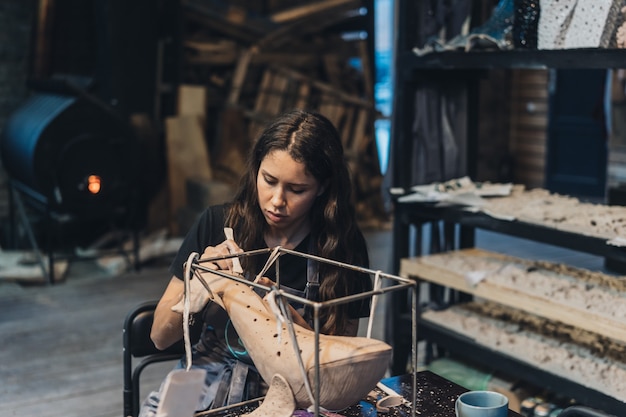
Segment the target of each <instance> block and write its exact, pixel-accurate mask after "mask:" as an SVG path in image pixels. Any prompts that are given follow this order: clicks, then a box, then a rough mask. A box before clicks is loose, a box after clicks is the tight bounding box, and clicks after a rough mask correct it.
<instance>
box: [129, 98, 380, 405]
mask: <svg viewBox="0 0 626 417" xmlns="http://www.w3.org/2000/svg"><path fill="white" fill-rule="evenodd" d="M351 187H352V185H351V181H350V176H349V173H348V168H347V165H346V162H345V159H344V154H343V148H342V145H341V140H340V137H339V134H338V132H337V130H336V129H335V127H334V126H333V125H332V123H331V122H330V121H329V120H328V119H326V118H325V117H324V116H322V115H320V114H317V113H312V112H306V111H301V110H295V111H292V112H289V113H285V114H283V115H281V116H279V117H278V118H277V119H276V120H275V121H274V122H273V123H271V124H270V125H269V126H268V127H267V128H266V129H265V130H264V131H263V133H262V134H261V135H260V137H259V138H258V139H257V141H256V142H255V145H254V147H253V149H252V150H251V153H250V155H249V158H248V167H247V173H246V174H245V175H244V176H243V178H242V180H241V184H240V187H239V190H238V192H237V194H236V196H235V198H234V200H233V201H232V203H230V204H227V205H221V206H214V207H209V208H208V209H207V210H205V212H204V213H203V214H202V215H201V217H200V218H199V219H198V220H197V221H196V223H195V224H194V226H193V227H192V228H191V230H190V231H189V233H188V234H187V236H186V238H185V240H184V242H183V244H182V246H181V248H180V250H179V252H178V254H177V256H176V258H175V259H174V261H173V263H172V265H171V267H170V271H171V272H172V274H173V277H172V279H171V281H170V283H169V284H168V286H167V288H166V290H165V292H164V294H163V296H162V297H161V300H160V301H159V304H158V306H157V309H156V312H155V315H154V324H153V327H152V333H151V337H152V340H153V341H154V343H155V345H156V346H157V347H158V348H159V349H165V348H167V347H168V346H170V345H172V344H173V343H175V342H177V341H178V340H180V339H181V338H182V337H183V327H182V314H181V313H180V311H181V310H180V308H176V307H175V306H176V305H180V304H179V303H180V301H181V299H182V297H183V289H184V283H183V280H182V278H183V277H184V273H183V265H184V263H185V261H186V260H187V258H188V256H189V254H190V253H192V252H197V253H202V254H203V255H202V257H214V256H217V255H224V254H228V253H232V252H233V251H235V252H240V251H242V250H246V251H247V250H254V249H260V248H273V247H276V246H279V245H280V246H282V247H284V248H287V249H293V250H296V251H298V252H302V253H311V254H315V255H318V256H321V257H324V258H328V259H333V260H337V261H341V262H345V263H350V264H353V265H359V266H363V267H368V266H369V264H368V263H369V260H368V254H367V247H366V243H365V239H364V237H363V234H362V233H361V231H360V230H359V227H358V225H357V223H356V220H355V215H354V207H353V204H352V200H351V198H352V197H351V195H352V193H351ZM224 227H231V228H232V229H233V230H234V240H232V239H227V238H226V236H225V235H224ZM235 241H236V243H235ZM268 256H269V255H266V256H264V257H260V256H251V257H243V258H242V259H241V263H242V264H243V268H244V275H245V276H246V277H247V278H249V279H254V278H255V276H256V274H258V273H259V272H260V270H261V268H262V267H263V266H264V265H265V261H266V260H267V257H268ZM211 267H213V268H217V269H231V268H232V259H228V260H224V261H219V262H215V263H213V265H212V266H211ZM275 275H276V271H275V268H274V267H272V268H270V269H269V270H268V271H267V273H265V274H264V278H263V281H262V282H261V283H266V284H267V283H269V282H270V281H275V280H276V276H275ZM196 281H197V280H196ZM193 282H194V280H192V283H193ZM318 284H319V285H318ZM280 285H281V288H283V289H285V290H286V291H291V292H293V293H294V294H297V295H301V296H303V297H307V298H308V299H311V300H315V301H324V300H329V299H333V298H337V297H341V296H345V295H349V294H355V293H359V292H363V291H368V290H370V289H371V287H372V283H371V280H370V277H369V276H368V275H366V274H361V273H356V272H352V271H349V270H346V269H340V268H336V267H332V266H330V265H328V264H325V263H318V262H312V261H308V260H307V259H305V258H303V257H300V256H291V255H283V256H281V258H280ZM195 288H196V289H197V290H194V291H196V292H197V293H196V294H193V298H194V300H195V301H194V305H195V306H194V307H193V308H192V311H193V312H195V313H197V314H196V320H202V322H203V330H202V335H201V337H200V341H199V342H198V343H197V344H196V345H195V346H194V349H193V359H192V362H193V365H192V366H194V367H202V368H204V369H206V370H207V377H206V381H205V385H206V386H205V391H204V393H203V398H204V400H203V402H202V406H201V409H208V408H216V407H221V406H223V405H226V404H232V403H236V402H239V401H241V400H244V399H246V398H254V397H256V396H259V395H262V393H261V392H260V389H261V390H262V388H261V387H262V384H263V381H261V380H260V378H259V376H258V374H257V373H256V371H255V369H254V364H253V363H252V361H251V360H250V358H249V356H248V355H247V352H246V348H245V346H243V344H242V343H241V342H240V340H239V338H238V336H237V334H236V332H235V330H234V328H233V327H232V325H231V323H230V320H229V318H228V315H227V314H226V312H225V311H224V310H223V309H222V308H221V307H219V306H217V305H216V304H214V303H211V302H208V294H206V290H204V289H203V288H202V287H201V286H200V285H196V286H195ZM294 307H295V308H297V306H294ZM300 311H302V310H300ZM368 313H369V311H368V302H353V303H348V304H340V305H338V306H335V307H332V308H325V309H322V320H321V321H322V324H321V331H322V332H323V333H325V334H331V335H343V336H355V335H356V334H357V330H358V321H359V318H360V317H363V316H366V315H367V314H368ZM298 322H303V323H304V325H306V320H305V319H301V320H299V321H298ZM183 362H184V358H183V360H181V364H179V366H180V367H184V366H185V364H184V363H183ZM241 381H245V384H242V383H240V382H241ZM158 401H159V393H158V392H153V393H151V395H150V396H149V397H148V399H147V400H146V401H145V402H144V404H143V406H142V410H141V413H140V415H141V416H150V415H154V414H155V412H156V409H157V407H158Z"/></svg>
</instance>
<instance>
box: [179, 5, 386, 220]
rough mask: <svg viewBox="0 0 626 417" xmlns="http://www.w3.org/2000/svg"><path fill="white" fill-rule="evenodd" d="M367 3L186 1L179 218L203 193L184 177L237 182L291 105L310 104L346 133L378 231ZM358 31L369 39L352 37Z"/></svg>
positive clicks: (366, 213) (360, 195) (365, 209)
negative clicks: (264, 132) (262, 136)
mask: <svg viewBox="0 0 626 417" xmlns="http://www.w3.org/2000/svg"><path fill="white" fill-rule="evenodd" d="M366 3H367V1H366V0H324V1H306V2H303V1H300V2H294V1H289V2H286V1H279V0H273V1H267V2H258V1H243V0H239V1H229V2H224V1H219V0H183V1H182V10H183V21H184V24H183V36H182V46H183V69H182V71H183V72H182V79H181V83H182V85H181V87H180V88H179V91H178V99H177V101H178V114H177V115H175V116H172V117H170V118H168V121H167V123H166V136H167V141H166V143H167V144H168V148H169V149H171V150H172V151H168V155H169V157H168V159H169V162H168V166H169V176H170V187H169V188H170V200H172V201H171V203H170V211H171V213H170V216H171V217H172V218H175V217H176V216H177V210H180V208H181V205H185V204H186V202H187V200H188V199H189V198H193V197H191V196H188V195H184V193H185V190H186V191H187V192H189V191H190V187H188V186H185V185H184V184H183V182H187V181H188V180H192V181H196V182H198V181H200V182H203V181H204V182H207V181H210V182H212V184H213V185H216V184H219V185H220V186H223V185H227V186H229V187H235V186H236V184H237V183H238V180H239V178H240V176H241V175H242V174H243V171H244V162H245V158H246V155H247V153H248V150H249V149H250V147H251V145H252V144H253V143H254V140H255V139H256V136H257V135H258V134H259V132H260V130H261V129H262V128H263V126H264V125H265V124H266V123H267V122H268V121H270V120H271V119H273V118H274V117H275V116H276V115H278V114H280V113H282V112H284V111H288V110H290V109H293V108H302V109H308V110H315V111H318V112H320V113H322V114H324V115H325V116H327V117H328V118H329V119H330V120H331V121H332V122H333V123H334V124H335V126H336V127H337V128H338V130H339V132H340V133H341V137H342V140H343V144H344V147H345V151H346V155H347V158H348V162H349V165H350V168H351V171H352V174H353V183H354V191H355V204H356V206H357V213H358V216H359V220H360V221H361V222H362V223H363V224H364V225H366V226H374V227H380V226H381V225H383V224H385V223H386V222H387V220H388V219H387V213H386V211H385V208H384V203H383V197H382V174H381V170H380V164H379V159H378V152H377V146H376V143H375V137H374V132H375V129H374V123H375V121H376V118H377V117H378V116H379V114H378V112H377V111H376V109H375V105H374V93H373V85H374V75H373V65H372V60H371V52H370V51H371V50H372V48H371V45H372V39H371V38H372V37H373V33H372V32H373V30H372V28H370V27H368V26H367V25H366V24H365V23H364V22H368V21H370V20H371V21H373V19H371V16H370V17H369V18H368V17H367V14H366V13H373V10H369V11H368V12H364V10H366ZM294 5H295V6H294ZM286 6H289V7H288V8H287V7H286ZM364 13H365V14H364ZM368 19H369V20H368ZM354 27H356V29H353V28H354ZM348 29H350V31H351V32H350V33H352V34H354V33H358V34H361V35H363V34H366V35H367V36H352V37H347V36H346V31H347V30H348ZM368 36H369V37H370V39H369V40H368V39H367V38H368ZM354 62H357V63H358V65H354ZM179 140H183V141H186V142H187V143H186V144H182V143H180V142H179ZM189 141H195V142H196V144H195V145H192V144H190V143H189ZM181 149H188V150H190V153H189V154H188V155H187V156H190V158H191V159H189V160H186V161H183V160H180V158H181V157H183V159H184V158H186V157H187V156H185V155H183V154H182V153H181ZM174 153H177V154H178V155H177V156H174V155H173V154H174ZM175 159H178V162H176V160H175ZM202 159H205V162H203V161H202ZM191 165H202V167H200V166H196V167H194V168H191V169H190V168H189V167H190V166H191ZM177 167H178V168H177ZM185 170H187V172H184V171H185ZM172 176H174V177H175V178H171V177H172ZM181 184H182V186H181ZM211 187H212V186H210V187H209V188H211ZM191 188H193V187H191ZM197 188H198V187H196V189H197ZM204 188H205V189H206V188H207V187H206V186H205V187H204ZM181 193H182V194H181ZM221 195H222V196H226V195H227V193H223V194H221ZM196 200H198V199H197V198H196ZM200 200H203V201H205V200H206V199H200ZM211 202H215V201H211ZM171 228H172V229H173V231H174V232H176V231H178V230H176V226H173V225H171ZM180 232H184V231H180Z"/></svg>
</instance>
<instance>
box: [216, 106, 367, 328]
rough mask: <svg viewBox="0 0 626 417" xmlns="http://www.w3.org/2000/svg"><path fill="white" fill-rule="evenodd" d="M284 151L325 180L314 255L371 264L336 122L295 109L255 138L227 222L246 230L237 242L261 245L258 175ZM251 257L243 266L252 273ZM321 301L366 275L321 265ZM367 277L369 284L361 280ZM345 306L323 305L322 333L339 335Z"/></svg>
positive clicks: (351, 288)
mask: <svg viewBox="0 0 626 417" xmlns="http://www.w3.org/2000/svg"><path fill="white" fill-rule="evenodd" d="M277 150H282V151H287V152H288V153H289V155H290V156H291V157H292V158H293V159H294V161H297V162H300V163H303V164H304V165H305V166H306V169H307V170H308V172H309V173H311V174H312V175H313V176H314V177H315V178H316V179H317V181H319V183H320V184H327V187H326V189H325V191H324V193H323V194H321V195H320V196H319V197H318V198H317V199H316V201H315V203H314V204H313V206H312V208H311V212H310V220H311V239H312V242H313V250H314V254H315V255H318V256H322V257H324V258H327V259H333V260H337V261H340V262H346V263H349V264H353V265H358V266H364V267H367V266H369V260H368V256H367V247H366V243H365V239H364V237H363V234H362V233H361V230H360V229H359V227H358V225H357V222H356V218H355V212H354V205H353V201H352V183H351V181H350V173H349V171H348V166H347V164H346V161H345V158H344V152H343V147H342V144H341V138H340V136H339V133H338V132H337V129H336V128H335V127H334V125H333V124H332V123H331V122H330V121H329V120H328V119H327V118H326V117H324V116H322V115H320V114H318V113H315V112H309V111H304V110H293V111H291V112H288V113H284V114H282V115H281V116H279V117H278V118H277V119H275V120H274V121H273V122H272V123H271V124H270V125H268V126H267V128H266V129H265V130H264V131H263V132H262V133H261V135H260V136H259V138H258V139H257V140H256V142H255V144H254V146H253V148H252V150H251V152H250V154H249V157H248V161H247V171H246V174H245V175H244V176H243V177H242V179H241V182H240V185H239V189H238V191H237V193H236V196H235V198H234V200H233V204H232V205H231V206H230V209H229V211H228V213H227V217H226V223H227V224H228V225H229V226H230V227H233V228H235V229H236V230H245V231H246V233H245V234H243V235H242V236H241V237H240V238H239V240H240V246H241V247H242V248H246V249H247V250H250V249H252V248H262V247H265V246H266V244H265V242H264V238H263V236H264V231H265V228H266V227H267V223H266V221H265V218H264V217H263V214H262V212H261V210H260V207H259V201H258V193H257V175H258V172H259V167H260V166H261V162H262V161H263V159H264V158H265V157H266V155H268V154H269V153H271V152H274V151H277ZM253 258H254V257H251V258H249V259H248V261H249V262H248V263H247V264H246V268H247V269H248V270H253V271H256V270H257V269H258V268H259V267H260V266H258V265H255V264H254V261H253ZM319 274H320V293H319V294H320V300H319V301H324V300H329V299H333V298H337V297H341V296H345V295H348V294H353V293H356V292H358V291H360V290H362V289H363V288H368V287H369V285H368V284H370V283H371V281H369V280H370V278H369V276H368V275H367V274H362V273H355V272H353V271H350V270H347V269H345V268H337V267H332V266H330V265H327V264H325V263H320V265H319ZM364 280H368V282H364ZM348 306H349V304H345V303H344V304H340V305H336V306H332V307H327V308H325V309H324V311H323V312H322V319H323V325H322V329H321V331H322V332H323V333H326V334H343V332H344V331H345V325H346V320H347V319H348V318H350V317H349V316H348Z"/></svg>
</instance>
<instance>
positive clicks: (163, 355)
mask: <svg viewBox="0 0 626 417" xmlns="http://www.w3.org/2000/svg"><path fill="white" fill-rule="evenodd" d="M157 303H158V301H157V300H151V301H146V302H143V303H141V304H139V305H137V306H136V307H135V308H133V309H132V310H131V311H129V312H128V314H127V315H126V318H125V320H124V329H123V341H122V344H123V361H124V392H123V396H124V400H123V401H124V416H125V417H137V415H138V413H139V399H140V392H139V382H140V376H141V372H142V371H143V370H144V368H145V367H146V366H148V365H150V364H151V363H157V362H164V361H171V360H179V359H180V358H181V357H182V356H183V355H184V353H185V347H184V343H183V341H182V340H180V341H178V342H177V343H175V344H173V345H172V346H170V347H168V348H167V349H165V350H159V349H157V348H156V346H154V343H153V342H152V339H150V330H151V329H152V321H153V319H154V310H155V309H156V305H157ZM191 334H192V341H193V342H195V341H196V340H198V338H199V336H200V328H199V327H198V326H195V327H194V328H193V329H191ZM139 358H142V360H141V361H140V362H139V363H137V364H134V361H133V359H139Z"/></svg>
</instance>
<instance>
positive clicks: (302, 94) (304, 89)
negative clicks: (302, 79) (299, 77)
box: [295, 83, 311, 109]
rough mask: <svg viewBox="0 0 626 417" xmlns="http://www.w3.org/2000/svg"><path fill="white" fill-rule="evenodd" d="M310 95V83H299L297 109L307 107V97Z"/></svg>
mask: <svg viewBox="0 0 626 417" xmlns="http://www.w3.org/2000/svg"><path fill="white" fill-rule="evenodd" d="M310 96H311V84H309V83H300V86H299V87H298V94H297V98H296V103H295V105H296V108H297V109H307V108H308V107H309V97H310Z"/></svg>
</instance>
